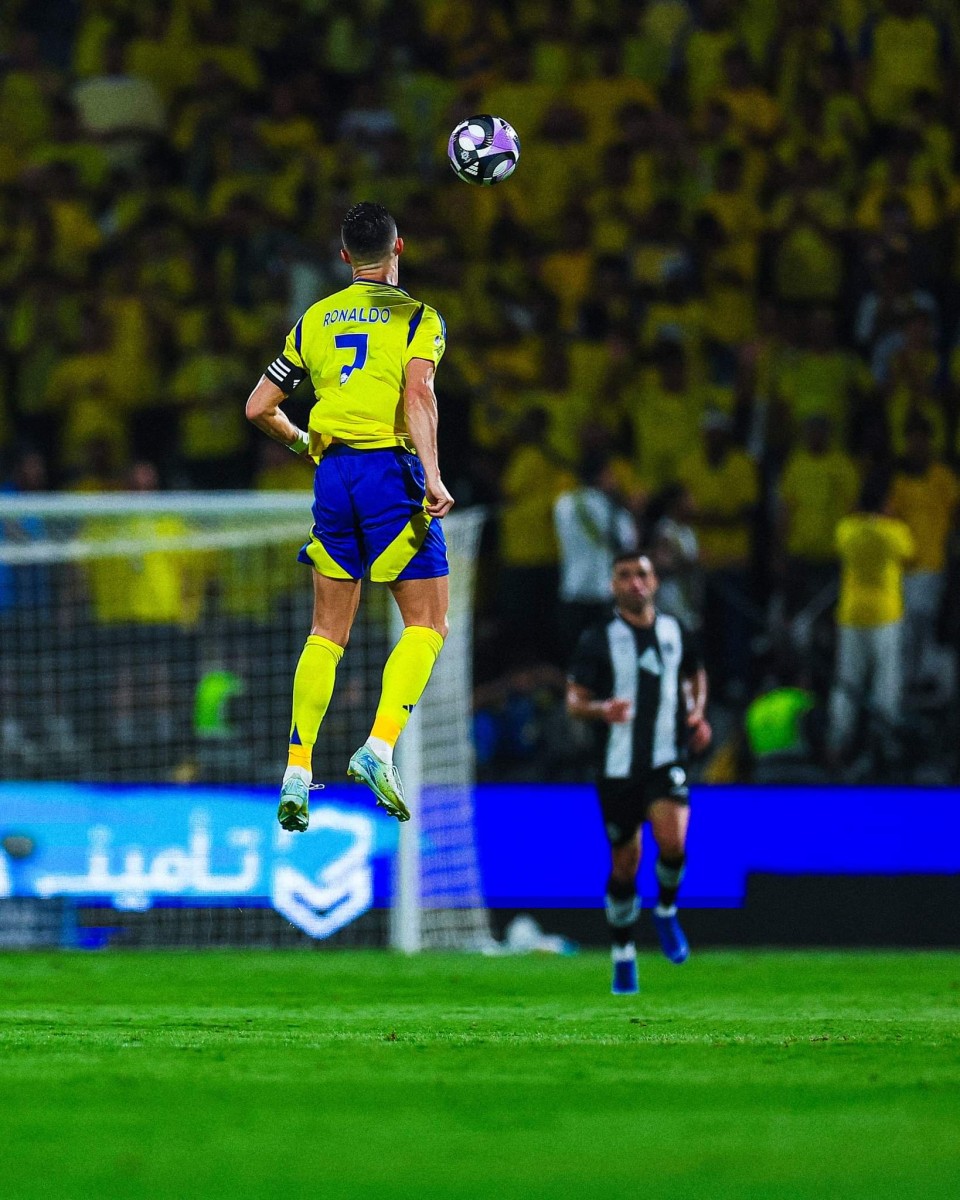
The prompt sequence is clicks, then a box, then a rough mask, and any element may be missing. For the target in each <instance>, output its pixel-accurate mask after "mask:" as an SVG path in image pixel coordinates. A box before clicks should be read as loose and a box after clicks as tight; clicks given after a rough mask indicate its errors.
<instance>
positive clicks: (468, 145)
mask: <svg viewBox="0 0 960 1200" xmlns="http://www.w3.org/2000/svg"><path fill="white" fill-rule="evenodd" d="M447 156H448V157H449V159H450V166H451V167H453V170H454V174H455V175H456V176H457V178H458V179H462V180H463V182H464V183H479V184H483V185H485V186H486V185H489V184H492V183H500V182H501V181H502V180H504V179H506V178H507V176H508V175H512V174H513V172H514V171H515V170H516V168H517V161H518V160H519V158H520V139H519V138H518V137H517V135H516V131H515V130H514V128H513V126H512V125H508V124H507V122H506V121H505V120H504V119H503V118H502V117H491V116H489V115H488V114H487V113H481V115H480V116H478V117H468V118H467V119H466V120H465V121H461V122H460V124H459V125H458V126H457V127H456V129H454V131H453V133H451V134H450V141H449V143H448V145H447Z"/></svg>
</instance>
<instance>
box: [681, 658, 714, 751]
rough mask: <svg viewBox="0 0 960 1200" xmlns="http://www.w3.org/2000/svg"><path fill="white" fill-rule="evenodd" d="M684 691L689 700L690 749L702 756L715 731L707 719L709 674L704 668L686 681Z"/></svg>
mask: <svg viewBox="0 0 960 1200" xmlns="http://www.w3.org/2000/svg"><path fill="white" fill-rule="evenodd" d="M683 691H684V695H685V696H686V700H687V726H688V728H689V730H690V749H691V751H692V752H693V753H694V754H702V753H703V751H704V750H706V749H707V747H708V746H709V745H710V742H711V740H712V739H713V730H712V729H711V727H710V723H709V721H708V720H707V717H706V712H707V673H706V671H705V670H704V669H703V668H702V667H701V668H700V670H698V671H696V672H694V674H693V675H689V676H688V677H687V678H686V679H684V681H683Z"/></svg>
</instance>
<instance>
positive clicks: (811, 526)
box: [780, 450, 860, 562]
mask: <svg viewBox="0 0 960 1200" xmlns="http://www.w3.org/2000/svg"><path fill="white" fill-rule="evenodd" d="M859 483H860V480H859V476H858V474H857V468H856V466H855V465H854V463H853V460H852V459H851V458H850V456H849V455H847V454H844V453H843V451H842V450H829V451H828V452H827V453H826V454H811V453H810V452H809V451H808V450H798V451H797V452H796V453H795V454H793V455H792V456H791V458H790V461H789V462H788V463H787V467H786V470H785V471H784V473H783V479H782V480H781V483H780V494H781V496H782V497H783V501H784V503H785V504H786V506H787V508H788V510H789V513H790V526H789V532H788V535H787V551H788V553H789V554H790V555H791V556H792V557H794V558H801V559H806V560H808V561H811V562H829V561H830V560H831V559H833V558H836V553H837V549H836V540H835V533H836V529H837V523H838V522H839V521H840V520H841V519H842V518H843V517H845V516H846V515H847V513H848V512H849V511H850V509H851V508H852V507H853V505H854V502H855V500H856V498H857V489H858V487H859Z"/></svg>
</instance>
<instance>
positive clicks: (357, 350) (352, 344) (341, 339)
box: [333, 333, 370, 387]
mask: <svg viewBox="0 0 960 1200" xmlns="http://www.w3.org/2000/svg"><path fill="white" fill-rule="evenodd" d="M369 336H370V335H369V334H368V333H338V334H337V336H336V337H335V338H334V339H333V343H334V345H335V346H336V347H337V349H338V350H352V351H353V362H352V363H348V364H347V365H346V366H345V367H343V368H341V371H340V386H341V387H342V386H343V385H344V384H345V383H346V382H347V380H348V379H349V378H350V376H351V374H352V373H353V372H354V371H362V370H363V364H364V363H365V362H366V361H367V339H368V338H369Z"/></svg>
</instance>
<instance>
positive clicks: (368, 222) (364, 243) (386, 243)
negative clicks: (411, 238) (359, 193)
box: [340, 200, 397, 260]
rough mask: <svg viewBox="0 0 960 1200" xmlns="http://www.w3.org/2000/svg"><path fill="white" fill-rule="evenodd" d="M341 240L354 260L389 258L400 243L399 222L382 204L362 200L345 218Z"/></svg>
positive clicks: (341, 228) (341, 230)
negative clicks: (398, 236) (398, 240)
mask: <svg viewBox="0 0 960 1200" xmlns="http://www.w3.org/2000/svg"><path fill="white" fill-rule="evenodd" d="M340 239H341V241H342V242H343V247H344V249H345V250H346V251H347V252H348V253H349V254H350V256H351V257H352V258H360V259H367V260H371V259H376V260H379V259H381V258H386V256H387V255H388V254H389V253H390V251H391V250H392V249H393V243H394V242H395V241H396V240H397V223H396V221H395V220H394V219H393V217H391V216H390V214H389V213H388V212H387V210H386V209H385V208H384V207H383V205H382V204H377V203H375V202H374V201H372V200H361V201H360V203H359V204H355V205H354V206H353V208H351V209H350V211H349V212H348V213H347V215H346V216H345V217H344V218H343V224H342V225H341V226H340Z"/></svg>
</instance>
